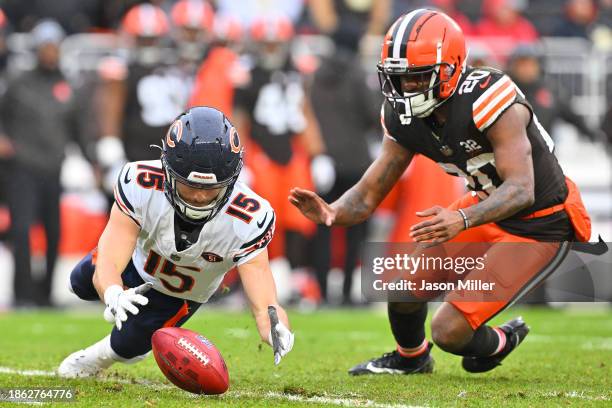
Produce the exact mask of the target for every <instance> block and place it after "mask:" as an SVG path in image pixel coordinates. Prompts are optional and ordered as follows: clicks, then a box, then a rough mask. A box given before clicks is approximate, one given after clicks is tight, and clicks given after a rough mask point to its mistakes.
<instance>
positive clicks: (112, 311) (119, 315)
mask: <svg viewBox="0 0 612 408" xmlns="http://www.w3.org/2000/svg"><path fill="white" fill-rule="evenodd" d="M152 286H153V284H152V283H149V282H147V283H144V284H142V285H140V286H138V287H137V288H130V289H128V290H123V288H122V287H121V286H119V285H112V286H109V287H108V288H107V289H106V291H104V303H106V309H104V319H105V320H106V321H107V322H109V323H115V326H117V330H121V327H122V326H123V322H125V321H126V320H127V318H128V316H127V312H130V313H131V314H133V315H137V314H138V312H139V310H138V307H136V305H137V304H138V305H140V306H144V305H146V304H148V303H149V299H148V298H146V297H145V296H143V294H145V293H146V292H148V291H149V290H150V289H151V287H152Z"/></svg>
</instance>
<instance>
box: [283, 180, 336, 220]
mask: <svg viewBox="0 0 612 408" xmlns="http://www.w3.org/2000/svg"><path fill="white" fill-rule="evenodd" d="M289 202H290V203H291V204H293V205H295V206H296V207H297V208H298V209H299V210H300V211H301V212H302V214H304V216H306V218H308V219H309V220H311V221H313V222H316V223H317V224H325V225H327V226H328V227H329V226H331V225H332V224H333V223H334V220H335V219H336V212H335V211H334V209H333V208H332V207H331V206H330V205H329V204H327V203H326V202H325V201H324V200H323V199H322V198H321V197H319V196H318V195H317V193H314V192H312V191H309V190H304V189H302V188H299V187H295V188H292V189H291V191H290V192H289Z"/></svg>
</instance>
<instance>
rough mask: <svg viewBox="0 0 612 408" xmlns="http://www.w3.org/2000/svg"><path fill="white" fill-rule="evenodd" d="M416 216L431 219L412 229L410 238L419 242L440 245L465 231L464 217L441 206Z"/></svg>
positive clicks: (419, 212)
mask: <svg viewBox="0 0 612 408" xmlns="http://www.w3.org/2000/svg"><path fill="white" fill-rule="evenodd" d="M416 215H417V216H419V217H431V218H429V219H428V220H425V221H422V222H420V223H418V224H415V225H413V226H412V227H410V236H411V237H412V238H413V239H414V240H415V241H417V242H429V243H432V244H439V243H441V242H446V241H448V240H450V239H453V238H454V237H455V236H456V235H457V234H459V233H460V232H461V231H463V229H464V224H463V217H462V216H461V214H459V212H457V211H452V210H449V209H447V208H444V207H440V206H439V205H436V206H434V207H431V208H428V209H427V210H424V211H417V213H416Z"/></svg>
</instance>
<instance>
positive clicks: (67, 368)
mask: <svg viewBox="0 0 612 408" xmlns="http://www.w3.org/2000/svg"><path fill="white" fill-rule="evenodd" d="M109 339H110V336H107V337H105V338H104V339H102V340H101V341H99V342H98V343H96V344H94V345H92V346H89V347H87V348H86V349H84V350H79V351H75V352H74V353H72V354H70V355H69V356H68V357H66V358H65V359H64V361H62V363H61V364H60V366H59V368H58V369H57V373H58V375H59V376H60V377H63V378H86V377H93V376H96V375H98V374H99V373H100V372H102V371H103V370H105V369H106V368H108V367H110V366H111V365H112V364H113V363H114V362H115V360H114V359H113V358H112V357H111V356H110V355H109V353H107V352H105V348H106V347H105V346H107V344H108V347H110V341H109Z"/></svg>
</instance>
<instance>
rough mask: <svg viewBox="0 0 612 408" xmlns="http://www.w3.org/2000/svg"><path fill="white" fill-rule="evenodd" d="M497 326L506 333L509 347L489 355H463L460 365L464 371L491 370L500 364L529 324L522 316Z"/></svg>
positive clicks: (522, 337)
mask: <svg viewBox="0 0 612 408" xmlns="http://www.w3.org/2000/svg"><path fill="white" fill-rule="evenodd" d="M499 328H500V329H501V330H502V331H503V332H504V333H506V336H507V339H508V340H507V341H508V342H509V344H510V347H507V348H506V350H503V351H501V352H500V353H498V354H495V355H493V356H489V357H463V361H462V363H461V365H462V366H463V368H464V370H465V371H468V372H470V373H484V372H487V371H491V370H492V369H494V368H495V367H497V366H499V365H501V362H502V360H503V359H504V358H506V357H507V356H508V354H510V353H511V352H512V351H513V350H514V349H516V348H517V347H518V345H519V344H521V343H522V342H523V340H524V339H525V337H527V334H528V333H529V326H527V325H526V324H525V321H524V320H523V318H522V317H517V318H516V319H512V320H510V321H509V322H506V323H504V324H502V325H501V326H499Z"/></svg>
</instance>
